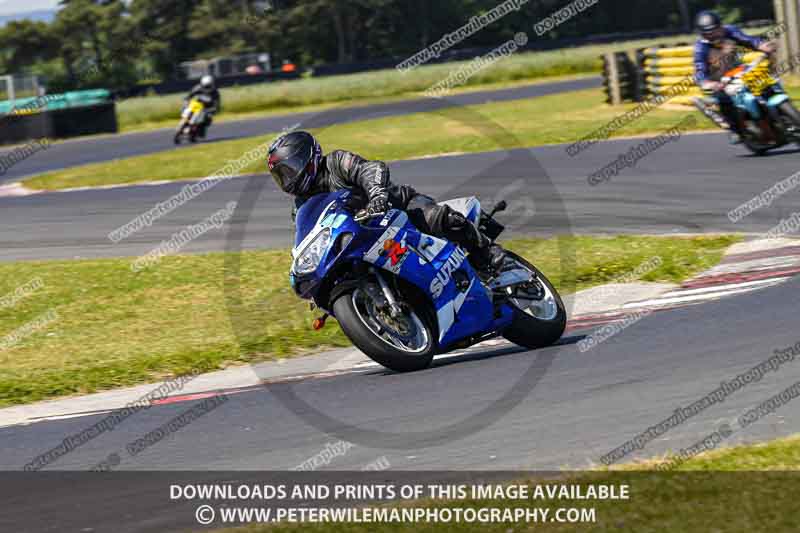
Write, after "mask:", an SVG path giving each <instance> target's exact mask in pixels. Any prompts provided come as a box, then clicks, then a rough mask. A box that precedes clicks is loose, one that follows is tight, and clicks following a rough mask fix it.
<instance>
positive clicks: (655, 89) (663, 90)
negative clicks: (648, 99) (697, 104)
mask: <svg viewBox="0 0 800 533" xmlns="http://www.w3.org/2000/svg"><path fill="white" fill-rule="evenodd" d="M647 90H648V91H650V93H651V94H667V93H669V92H670V86H669V85H664V86H654V85H648V86H647ZM675 92H677V93H679V94H680V95H686V94H688V95H692V96H702V95H703V91H702V90H701V89H700V88H699V87H693V88H691V89H689V90H688V91H687V90H686V89H682V88H677V89H676V90H675Z"/></svg>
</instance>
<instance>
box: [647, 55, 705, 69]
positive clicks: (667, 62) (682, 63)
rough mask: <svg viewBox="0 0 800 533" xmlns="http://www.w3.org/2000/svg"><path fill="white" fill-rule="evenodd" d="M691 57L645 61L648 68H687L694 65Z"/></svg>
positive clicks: (649, 59) (660, 58)
mask: <svg viewBox="0 0 800 533" xmlns="http://www.w3.org/2000/svg"><path fill="white" fill-rule="evenodd" d="M693 64H694V62H693V61H692V58H691V57H659V58H648V59H645V61H644V65H645V66H646V67H656V68H660V67H686V66H691V65H693Z"/></svg>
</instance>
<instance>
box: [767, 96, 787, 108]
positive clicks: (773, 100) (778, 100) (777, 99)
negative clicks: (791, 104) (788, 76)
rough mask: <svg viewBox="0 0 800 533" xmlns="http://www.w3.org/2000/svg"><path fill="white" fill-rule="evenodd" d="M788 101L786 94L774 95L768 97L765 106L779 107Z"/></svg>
mask: <svg viewBox="0 0 800 533" xmlns="http://www.w3.org/2000/svg"><path fill="white" fill-rule="evenodd" d="M788 100H789V95H788V94H776V95H774V96H771V97H770V99H769V100H768V101H767V104H768V105H769V106H770V107H778V106H779V105H781V104H782V103H784V102H786V101H788Z"/></svg>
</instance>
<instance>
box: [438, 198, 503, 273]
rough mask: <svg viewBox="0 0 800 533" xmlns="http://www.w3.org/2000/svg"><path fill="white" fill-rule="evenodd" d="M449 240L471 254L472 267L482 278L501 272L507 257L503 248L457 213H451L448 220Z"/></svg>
mask: <svg viewBox="0 0 800 533" xmlns="http://www.w3.org/2000/svg"><path fill="white" fill-rule="evenodd" d="M446 233H447V238H448V239H450V240H451V241H453V242H455V243H456V244H458V245H460V246H462V247H463V248H464V249H465V250H466V251H467V252H468V253H469V260H470V263H472V266H474V267H475V269H476V270H477V271H478V274H480V275H481V277H491V276H492V275H493V274H494V273H495V272H497V271H498V270H500V268H501V267H502V266H503V262H504V260H505V257H506V253H505V251H504V250H503V248H502V247H500V246H498V245H496V244H493V243H492V241H491V240H490V239H489V238H488V237H487V236H486V235H484V234H483V233H481V231H480V229H478V227H477V226H475V224H473V223H472V222H470V221H469V220H467V218H466V217H465V216H464V215H462V214H461V213H458V212H456V211H450V213H449V215H448V220H447V231H446Z"/></svg>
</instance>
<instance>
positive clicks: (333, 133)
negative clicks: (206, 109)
mask: <svg viewBox="0 0 800 533" xmlns="http://www.w3.org/2000/svg"><path fill="white" fill-rule="evenodd" d="M794 93H795V96H800V90H796V91H794ZM632 107H633V104H628V105H625V106H618V107H612V106H609V105H606V104H605V103H604V96H603V94H602V92H601V91H600V90H585V91H577V92H574V93H569V94H559V95H552V96H545V97H541V98H534V99H531V100H521V101H515V102H498V103H492V104H482V105H477V106H468V107H467V108H453V109H448V110H445V111H442V112H439V113H416V114H412V115H405V116H400V117H389V118H382V119H374V120H367V121H362V122H355V123H351V124H341V125H337V126H332V127H329V128H322V129H317V130H313V131H314V133H315V134H317V135H318V136H319V139H320V141H321V143H322V145H323V146H324V147H326V148H327V149H329V150H330V149H334V148H346V149H348V150H352V151H355V152H358V153H360V154H361V155H363V156H364V157H368V158H374V159H382V160H385V161H393V160H400V159H408V158H413V157H420V156H424V155H435V154H444V153H454V152H465V153H469V152H482V151H489V150H500V149H507V148H521V147H529V146H539V145H544V144H553V143H566V142H572V141H575V140H576V139H579V138H581V137H583V136H584V135H587V134H589V133H591V132H592V131H594V130H595V129H597V128H599V127H601V126H603V125H605V124H607V123H608V122H609V121H611V120H613V119H614V118H615V117H617V116H619V115H620V114H622V113H624V112H625V111H626V110H627V109H630V108H632ZM692 114H694V115H695V116H696V117H697V118H698V120H697V124H698V128H700V129H708V130H715V129H717V128H716V126H715V125H714V124H712V123H711V122H710V121H708V120H706V119H705V118H704V117H702V116H701V115H700V114H699V113H697V112H695V111H693V110H691V109H689V108H687V109H686V110H685V111H682V110H678V111H675V110H671V109H656V110H654V111H652V112H651V113H648V114H647V115H645V116H644V117H642V118H640V119H639V120H636V121H634V122H633V123H631V124H629V125H628V126H626V127H625V128H622V129H620V130H618V131H616V132H614V136H624V135H639V134H644V133H650V132H663V131H665V130H667V129H669V128H672V127H674V126H675V125H677V124H678V123H679V122H680V121H682V120H683V119H684V118H685V117H687V116H689V115H692ZM479 117H481V118H479ZM526 117H531V118H535V120H531V119H527V118H526ZM484 118H485V120H484ZM521 118H522V119H521ZM431 124H436V127H435V128H432V127H431ZM500 128H502V130H501V129H500ZM487 129H488V130H489V132H491V133H494V132H499V131H502V132H503V135H487ZM275 135H276V134H275V133H271V134H269V135H264V136H261V137H251V138H246V139H240V140H235V141H222V142H208V143H203V144H201V145H198V146H192V147H188V148H185V149H182V150H172V151H166V152H160V153H156V154H150V155H145V156H138V157H132V158H127V159H121V160H114V161H109V162H104V163H97V164H91V165H84V166H79V167H72V168H67V169H64V170H59V171H55V172H49V173H46V174H41V175H39V176H35V177H32V178H29V179H27V180H25V181H24V183H25V185H26V186H28V187H32V188H34V189H45V190H58V189H65V188H70V187H86V186H101V185H110V184H125V183H138V182H146V181H153V180H178V179H188V178H200V177H203V176H208V175H210V174H211V173H212V172H214V171H217V170H219V169H220V168H221V167H222V166H223V165H224V164H225V162H226V161H228V160H236V159H239V158H240V157H242V155H243V154H244V153H245V152H247V151H249V150H251V149H253V148H254V147H256V146H258V145H259V144H262V143H265V142H269V141H271V140H272V139H273V138H274V137H275ZM212 138H213V136H212ZM498 138H501V139H502V140H498ZM499 142H502V143H503V144H502V145H500V144H498V143H499ZM565 157H566V154H565ZM264 170H265V168H264V165H263V164H262V163H254V164H252V165H251V166H250V167H248V168H246V169H243V171H242V172H243V173H248V172H263V171H264Z"/></svg>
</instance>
